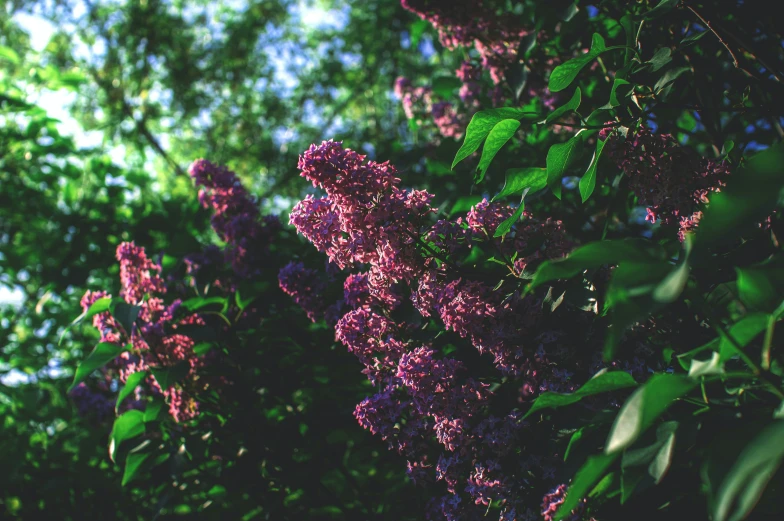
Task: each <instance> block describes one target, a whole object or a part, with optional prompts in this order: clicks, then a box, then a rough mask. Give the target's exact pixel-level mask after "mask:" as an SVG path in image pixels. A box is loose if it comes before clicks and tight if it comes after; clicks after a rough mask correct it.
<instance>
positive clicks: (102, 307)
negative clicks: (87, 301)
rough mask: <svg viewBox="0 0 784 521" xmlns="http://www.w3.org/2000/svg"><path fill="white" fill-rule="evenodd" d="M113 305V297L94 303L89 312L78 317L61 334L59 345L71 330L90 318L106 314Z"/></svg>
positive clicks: (102, 298) (100, 299) (103, 298)
mask: <svg viewBox="0 0 784 521" xmlns="http://www.w3.org/2000/svg"><path fill="white" fill-rule="evenodd" d="M111 304H112V297H101V298H99V299H98V300H96V301H95V302H93V303H92V304H91V305H90V307H89V308H87V311H85V312H84V313H82V314H81V315H79V316H78V317H76V318H75V319H74V321H73V322H71V323H70V324H69V325H68V326H67V327H66V328H65V329H64V330H63V332H62V333H61V334H60V341H59V342H58V344H59V343H60V342H62V341H63V337H64V336H65V333H67V332H68V330H70V329H71V328H72V327H74V326H75V325H76V324H78V323H80V322H81V321H82V320H87V319H89V318H92V317H94V316H95V315H98V314H99V313H104V312H106V311H109V309H110V307H111Z"/></svg>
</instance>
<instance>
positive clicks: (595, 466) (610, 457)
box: [555, 453, 620, 521]
mask: <svg viewBox="0 0 784 521" xmlns="http://www.w3.org/2000/svg"><path fill="white" fill-rule="evenodd" d="M618 456H620V453H615V454H599V455H597V456H590V457H589V458H588V460H587V461H586V462H585V464H584V465H583V466H582V467H580V470H578V471H577V474H575V476H574V479H573V480H572V483H571V485H569V488H568V489H567V491H566V497H565V498H564V502H563V503H561V507H560V508H559V509H558V511H557V512H556V513H555V521H561V520H562V519H564V518H565V517H566V516H568V515H569V514H570V513H571V512H572V510H574V509H575V508H576V507H577V506H578V505H579V504H580V502H581V501H582V500H583V498H585V497H586V496H587V495H588V492H590V491H591V489H592V488H593V487H594V485H596V484H597V483H598V482H599V480H601V479H602V477H604V475H605V473H606V472H607V469H609V468H610V465H612V464H613V463H614V462H615V460H616V459H617V458H618Z"/></svg>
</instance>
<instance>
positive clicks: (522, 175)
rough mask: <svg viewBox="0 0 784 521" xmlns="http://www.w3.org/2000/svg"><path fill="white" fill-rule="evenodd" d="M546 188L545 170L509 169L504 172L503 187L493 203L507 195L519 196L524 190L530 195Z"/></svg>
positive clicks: (532, 168) (530, 168)
mask: <svg viewBox="0 0 784 521" xmlns="http://www.w3.org/2000/svg"><path fill="white" fill-rule="evenodd" d="M546 186H547V169H546V168H539V167H529V168H510V169H509V170H507V171H506V181H505V182H504V187H503V188H502V189H501V191H500V192H498V193H497V194H496V195H495V197H493V201H495V200H496V199H500V198H502V197H506V196H509V195H514V194H519V193H520V192H522V191H523V190H525V189H526V188H527V189H528V193H529V194H532V193H534V192H538V191H539V190H542V189H544V188H545V187H546Z"/></svg>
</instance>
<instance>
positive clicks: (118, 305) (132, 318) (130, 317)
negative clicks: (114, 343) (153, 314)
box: [111, 299, 142, 335]
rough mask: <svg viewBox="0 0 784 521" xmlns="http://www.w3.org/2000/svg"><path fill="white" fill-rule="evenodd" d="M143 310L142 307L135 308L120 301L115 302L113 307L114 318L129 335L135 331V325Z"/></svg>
mask: <svg viewBox="0 0 784 521" xmlns="http://www.w3.org/2000/svg"><path fill="white" fill-rule="evenodd" d="M141 309H142V308H141V306H134V305H132V304H128V303H127V302H123V301H121V300H119V299H115V300H113V301H112V306H111V312H112V316H113V317H114V319H115V320H117V322H119V324H120V325H121V326H122V327H123V329H124V330H125V332H126V333H128V334H129V335H130V334H131V331H133V324H134V323H135V322H136V318H137V317H138V316H139V311H141Z"/></svg>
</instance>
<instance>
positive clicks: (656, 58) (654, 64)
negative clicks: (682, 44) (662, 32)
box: [647, 47, 672, 72]
mask: <svg viewBox="0 0 784 521" xmlns="http://www.w3.org/2000/svg"><path fill="white" fill-rule="evenodd" d="M671 61H672V50H671V49H670V48H669V47H662V48H661V49H659V50H658V51H656V53H655V54H654V55H653V57H652V58H651V59H650V60H648V62H647V63H650V64H651V72H656V71H658V70H659V69H661V68H662V67H664V66H665V65H667V64H668V63H670V62H671Z"/></svg>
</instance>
